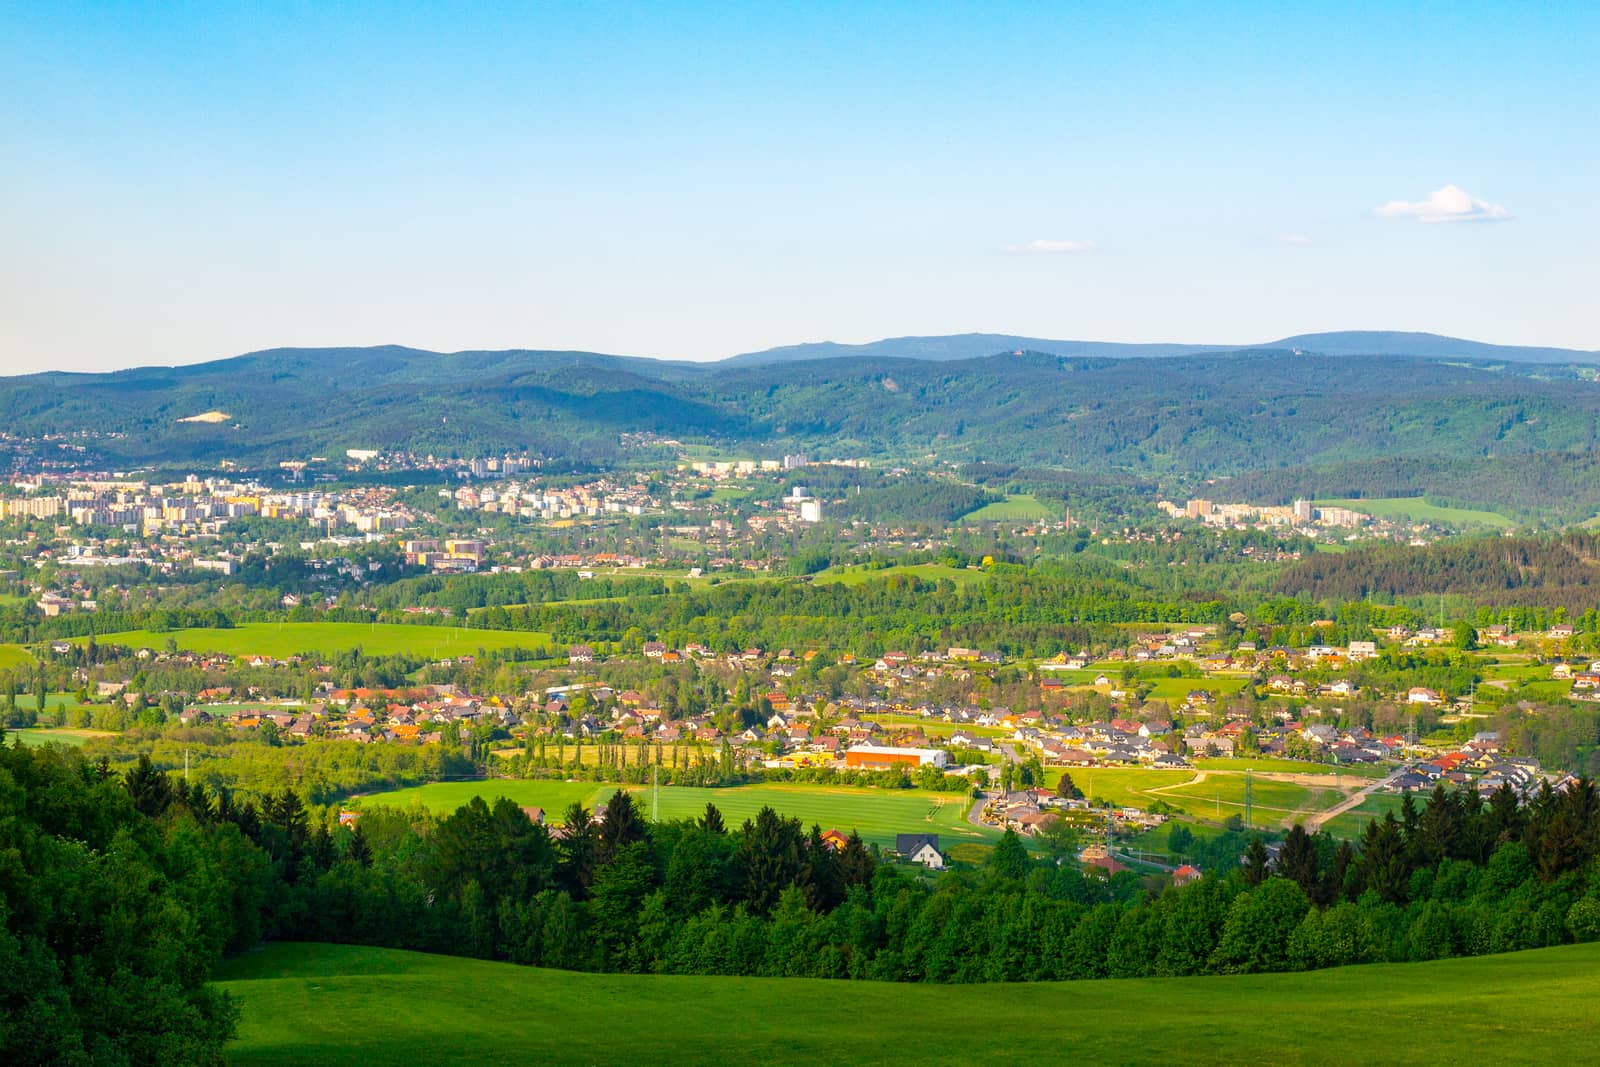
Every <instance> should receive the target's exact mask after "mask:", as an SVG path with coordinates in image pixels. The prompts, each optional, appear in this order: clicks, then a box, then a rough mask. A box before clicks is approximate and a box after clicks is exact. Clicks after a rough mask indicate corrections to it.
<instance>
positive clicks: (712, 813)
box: [700, 800, 728, 834]
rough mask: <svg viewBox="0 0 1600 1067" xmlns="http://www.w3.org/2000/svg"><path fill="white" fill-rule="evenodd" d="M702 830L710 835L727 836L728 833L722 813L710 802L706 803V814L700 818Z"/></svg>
mask: <svg viewBox="0 0 1600 1067" xmlns="http://www.w3.org/2000/svg"><path fill="white" fill-rule="evenodd" d="M700 829H702V830H704V831H705V832H706V833H708V834H725V833H727V832H728V828H727V826H726V825H724V824H723V821H722V812H720V811H718V810H717V806H716V805H715V804H713V803H711V802H710V801H709V800H708V801H706V811H705V814H704V815H702V816H700Z"/></svg>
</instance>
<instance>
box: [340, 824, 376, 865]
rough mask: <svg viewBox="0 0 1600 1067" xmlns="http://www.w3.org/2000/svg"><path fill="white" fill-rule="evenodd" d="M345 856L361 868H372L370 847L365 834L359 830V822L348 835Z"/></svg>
mask: <svg viewBox="0 0 1600 1067" xmlns="http://www.w3.org/2000/svg"><path fill="white" fill-rule="evenodd" d="M346 855H347V856H349V858H350V859H352V860H355V861H356V862H357V863H359V864H361V866H363V867H371V866H372V846H371V845H369V844H368V843H367V832H366V831H365V830H363V829H362V828H361V823H360V822H359V821H358V822H357V823H356V827H355V831H354V832H353V833H351V835H350V849H349V851H348V852H347V853H346Z"/></svg>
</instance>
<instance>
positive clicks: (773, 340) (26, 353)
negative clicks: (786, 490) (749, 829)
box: [0, 3, 1600, 373]
mask: <svg viewBox="0 0 1600 1067" xmlns="http://www.w3.org/2000/svg"><path fill="white" fill-rule="evenodd" d="M461 7H462V8H463V9H461V10H458V9H455V8H452V7H447V6H437V7H425V6H420V5H349V4H343V5H337V6H335V5H329V4H315V5H312V4H307V5H303V6H297V5H252V6H237V7H235V6H224V5H220V4H217V5H211V4H207V5H181V6H180V5H165V4H163V5H155V4H149V5H145V4H98V5H92V6H90V5H70V6H69V5H23V4H16V3H8V4H0V100H3V101H5V103H4V104H3V105H0V369H3V370H4V371H6V372H11V373H16V372H22V371H29V370H40V369H82V370H100V369H109V368H113V367H120V366H129V365H134V364H144V363H180V362H192V361H196V360H201V359H210V358H217V357H222V356H227V355H232V354H236V353H239V352H243V351H248V350H252V349H259V348H265V347H272V346H277V345H325V344H326V345H333V344H379V343H390V342H394V343H405V344H412V345H417V346H420V347H427V348H437V349H445V350H455V349H462V348H476V347H496V348H498V347H536V348H585V349H593V350H599V351H611V352H623V353H629V354H639V355H657V356H664V357H674V358H688V359H711V358H720V357H722V356H726V355H730V354H733V353H735V352H740V351H745V350H749V349H755V348H764V347H768V346H771V345H778V344H791V343H795V342H800V341H808V340H824V339H827V340H836V341H866V340H871V339H875V338H878V337H884V336H895V335H900V334H931V333H949V332H961V331H974V330H981V331H995V332H1008V333H1021V334H1031V335H1037V336H1044V337H1057V338H1089V339H1099V340H1127V341H1142V340H1167V341H1189V342H1202V341H1205V342H1219V343H1233V342H1239V343H1246V342H1253V341H1263V340H1268V339H1272V338H1276V337H1279V336H1283V335H1286V334H1290V333H1297V332H1302V331H1309V330H1323V329H1416V330H1431V331H1435V332H1439V333H1450V334H1456V335H1461V336H1468V337H1473V338H1477V339H1480V340H1488V341H1497V342H1502V343H1525V344H1551V345H1566V346H1571V347H1579V348H1600V299H1597V298H1596V290H1597V279H1600V262H1597V260H1600V254H1597V252H1596V250H1597V249H1600V203H1597V199H1600V118H1597V117H1596V116H1600V64H1597V63H1596V62H1595V60H1594V57H1595V55H1596V54H1600V5H1594V4H1577V3H1573V4H1566V5H1561V4H1527V5H1487V4H1483V5H1478V4H1465V3H1455V4H1404V3H1401V4H1381V5H1380V4H1374V5H1363V4H1339V5H1333V4H1328V5H1320V6H1319V7H1317V8H1311V7H1310V6H1309V5H1276V4H1231V5H1230V4H1219V3H1205V4H1137V3H1114V4H1105V5H1094V4H1047V5H1046V4H1040V5H1012V6H1009V7H1006V8H1004V9H1000V10H996V5H978V4H973V5H944V4H939V5H934V4H923V5H909V4H908V5H868V4H859V3H857V4H836V5H831V4H808V5H803V6H802V5H794V7H793V9H791V10H788V11H784V10H777V9H775V8H774V7H773V6H771V5H741V6H734V5H728V6H726V7H719V6H712V5H705V4H652V5H648V6H646V5H599V4H585V5H581V6H580V5H559V6H556V5H526V4H513V5H504V6H497V5H492V4H482V5H476V6H473V7H472V8H471V9H470V10H465V8H466V7H467V5H461ZM1290 7H1293V8H1295V9H1296V10H1289V9H1288V8H1290ZM1441 190H1444V191H1445V192H1443V193H1442V194H1440V195H1437V196H1436V195H1435V194H1439V193H1440V191H1441ZM1430 197H1431V198H1432V200H1430Z"/></svg>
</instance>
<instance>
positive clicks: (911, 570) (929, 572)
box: [812, 563, 983, 585]
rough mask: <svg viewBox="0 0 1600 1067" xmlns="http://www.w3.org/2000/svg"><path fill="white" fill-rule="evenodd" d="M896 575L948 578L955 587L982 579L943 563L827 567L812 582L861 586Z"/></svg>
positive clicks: (925, 579) (974, 574)
mask: <svg viewBox="0 0 1600 1067" xmlns="http://www.w3.org/2000/svg"><path fill="white" fill-rule="evenodd" d="M897 574H903V575H911V576H913V577H916V578H921V579H922V580H924V581H929V582H936V581H939V580H940V579H942V578H948V579H949V580H950V581H952V582H955V583H956V584H957V585H967V584H968V583H971V582H976V581H981V580H982V579H983V572H982V571H975V570H969V569H967V568H965V567H951V566H949V565H948V564H944V563H905V564H898V565H896V566H893V567H877V568H872V567H863V566H860V565H856V564H853V565H850V566H845V567H829V568H828V569H826V570H822V571H818V572H817V574H816V576H815V577H814V578H813V579H812V581H814V582H817V583H829V582H836V583H838V584H840V585H862V584H864V583H866V582H876V581H878V580H880V579H883V578H889V577H892V576H894V575H897Z"/></svg>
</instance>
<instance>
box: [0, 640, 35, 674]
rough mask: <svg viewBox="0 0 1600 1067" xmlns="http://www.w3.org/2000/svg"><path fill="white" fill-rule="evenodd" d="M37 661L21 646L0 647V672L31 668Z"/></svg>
mask: <svg viewBox="0 0 1600 1067" xmlns="http://www.w3.org/2000/svg"><path fill="white" fill-rule="evenodd" d="M37 662H38V661H37V660H35V659H34V658H33V653H32V652H29V651H28V650H27V649H25V648H23V647H22V646H21V645H0V670H5V669H7V668H11V669H15V668H17V667H32V666H33V665H34V664H35V663H37Z"/></svg>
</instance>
